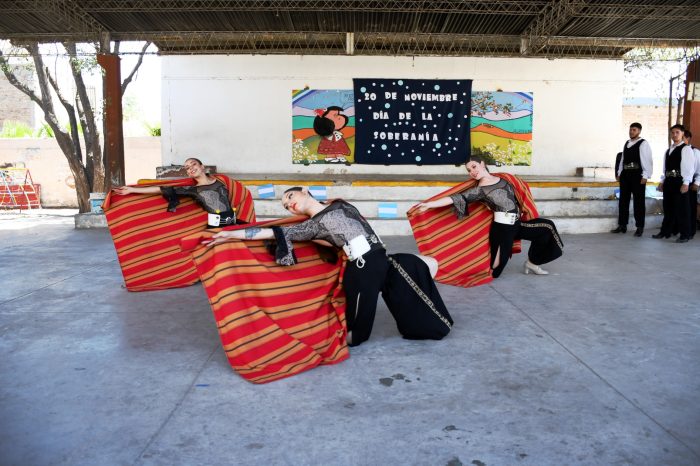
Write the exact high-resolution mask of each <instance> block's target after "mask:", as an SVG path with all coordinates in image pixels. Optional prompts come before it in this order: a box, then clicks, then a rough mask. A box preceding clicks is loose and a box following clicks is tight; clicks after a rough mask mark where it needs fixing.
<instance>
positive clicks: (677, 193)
mask: <svg viewBox="0 0 700 466" xmlns="http://www.w3.org/2000/svg"><path fill="white" fill-rule="evenodd" d="M682 185H683V178H681V177H679V176H674V177H669V178H665V179H664V185H663V195H664V200H663V206H664V219H663V221H662V222H661V231H660V233H661V234H664V235H670V234H672V233H675V232H676V231H678V233H680V235H681V238H688V237H690V225H689V223H690V222H689V220H690V213H689V212H688V211H689V209H690V204H689V202H688V193H681V186H682Z"/></svg>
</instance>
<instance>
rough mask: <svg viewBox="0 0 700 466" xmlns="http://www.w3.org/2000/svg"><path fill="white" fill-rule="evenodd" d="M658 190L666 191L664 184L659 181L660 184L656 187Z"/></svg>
mask: <svg viewBox="0 0 700 466" xmlns="http://www.w3.org/2000/svg"><path fill="white" fill-rule="evenodd" d="M656 190H657V191H663V190H664V182H663V181H659V184H657V185H656Z"/></svg>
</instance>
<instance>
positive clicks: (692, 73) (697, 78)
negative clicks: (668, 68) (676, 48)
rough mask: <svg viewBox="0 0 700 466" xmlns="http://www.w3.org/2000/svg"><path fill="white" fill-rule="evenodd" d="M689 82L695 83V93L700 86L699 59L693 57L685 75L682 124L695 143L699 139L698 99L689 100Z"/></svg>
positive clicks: (699, 102)
mask: <svg viewBox="0 0 700 466" xmlns="http://www.w3.org/2000/svg"><path fill="white" fill-rule="evenodd" d="M691 82H694V83H695V93H696V95H697V94H698V89H697V88H698V87H700V59H695V60H693V61H691V62H690V64H689V65H688V71H687V72H686V76H685V107H684V108H683V126H685V127H686V128H688V129H689V130H690V132H691V133H693V140H694V141H695V144H697V143H698V140H700V100H696V101H692V100H689V99H690V98H691V97H692V96H689V95H688V88H689V87H690V83H691ZM696 135H697V136H696Z"/></svg>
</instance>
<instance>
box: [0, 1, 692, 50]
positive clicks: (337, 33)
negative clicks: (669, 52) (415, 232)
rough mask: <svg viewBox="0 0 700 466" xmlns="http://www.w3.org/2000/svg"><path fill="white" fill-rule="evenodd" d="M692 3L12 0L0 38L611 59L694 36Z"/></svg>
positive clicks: (0, 20)
mask: <svg viewBox="0 0 700 466" xmlns="http://www.w3.org/2000/svg"><path fill="white" fill-rule="evenodd" d="M698 3H699V2H698V1H697V0H673V1H662V0H653V1H646V2H639V1H635V0H615V1H613V0H605V1H597V0H589V1H582V0H548V1H543V0H539V1H538V0H534V1H525V0H476V1H458V0H435V1H429V0H427V1H419V0H405V1H396V0H384V1H379V0H289V1H284V0H269V1H260V0H232V1H213V0H199V1H182V0H151V1H135V0H86V1H75V0H50V1H49V0H45V1H41V0H15V1H2V2H0V8H1V11H2V14H0V38H10V39H16V40H21V39H25V40H41V41H52V40H60V39H62V38H70V39H75V40H98V39H99V37H100V35H101V33H103V32H109V33H110V35H111V38H112V39H113V40H151V41H154V42H155V43H156V45H157V46H158V48H159V50H160V52H161V53H165V54H167V53H187V54H194V53H303V54H319V53H331V54H346V53H354V54H374V55H376V54H391V55H397V54H399V55H488V56H493V55H498V56H520V55H529V56H546V57H552V56H581V57H589V56H590V57H613V58H614V57H620V56H621V55H623V54H624V53H625V52H627V51H628V50H629V49H630V48H631V47H634V46H659V45H662V46H663V45H666V46H682V47H683V46H684V47H694V46H698V45H700V7H699V6H698Z"/></svg>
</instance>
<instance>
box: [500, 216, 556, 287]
mask: <svg viewBox="0 0 700 466" xmlns="http://www.w3.org/2000/svg"><path fill="white" fill-rule="evenodd" d="M518 239H526V240H528V241H530V249H529V250H528V252H527V257H528V260H529V261H530V262H532V263H533V264H535V265H542V264H546V263H547V262H551V261H553V260H554V259H557V258H559V257H561V255H562V254H563V249H564V243H563V242H562V240H561V237H560V236H559V232H558V231H557V227H556V226H555V225H554V222H552V221H551V220H549V219H546V218H535V219H532V220H528V221H526V222H521V221H516V222H515V223H514V224H513V225H506V224H503V223H497V222H491V230H490V231H489V244H490V247H491V268H492V269H493V277H494V278H498V277H499V276H500V275H501V273H502V272H503V269H505V267H506V264H507V263H508V260H509V259H510V256H511V250H512V248H513V241H515V240H518ZM499 249H500V254H499V263H498V267H495V268H494V267H493V264H494V261H495V260H496V253H497V252H498V251H499Z"/></svg>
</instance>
